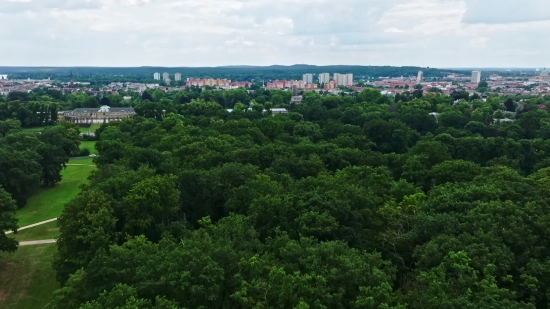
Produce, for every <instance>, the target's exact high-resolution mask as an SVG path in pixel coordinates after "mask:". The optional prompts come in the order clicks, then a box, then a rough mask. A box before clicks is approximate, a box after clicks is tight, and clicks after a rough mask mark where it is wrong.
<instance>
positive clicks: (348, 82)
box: [343, 74, 353, 87]
mask: <svg viewBox="0 0 550 309" xmlns="http://www.w3.org/2000/svg"><path fill="white" fill-rule="evenodd" d="M344 76H345V78H344V80H343V85H344V86H346V87H349V86H353V74H346V75H344Z"/></svg>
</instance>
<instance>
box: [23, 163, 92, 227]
mask: <svg viewBox="0 0 550 309" xmlns="http://www.w3.org/2000/svg"><path fill="white" fill-rule="evenodd" d="M69 164H83V165H74V166H73V165H71V166H67V168H65V169H64V170H63V171H62V172H61V175H62V177H63V178H62V180H61V182H60V183H59V184H57V185H56V186H55V187H53V188H44V189H41V190H40V191H38V192H37V193H36V194H34V195H33V196H31V198H29V200H28V202H27V205H26V206H25V207H23V208H22V209H20V210H18V211H17V213H16V215H15V216H16V217H17V219H19V222H18V226H26V225H30V224H33V223H37V222H41V221H45V220H49V219H52V218H57V217H59V215H61V212H62V211H63V208H64V207H65V204H66V203H68V202H69V201H71V200H72V199H73V198H74V197H76V195H77V194H78V193H79V192H80V186H81V185H83V184H85V183H87V182H88V176H89V175H90V173H91V172H92V171H93V170H94V169H95V166H90V165H93V162H92V159H91V158H90V159H88V158H86V159H81V160H70V161H69Z"/></svg>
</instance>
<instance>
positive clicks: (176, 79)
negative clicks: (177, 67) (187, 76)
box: [174, 73, 181, 82]
mask: <svg viewBox="0 0 550 309" xmlns="http://www.w3.org/2000/svg"><path fill="white" fill-rule="evenodd" d="M174 80H175V81H177V82H179V81H180V80H181V74H180V73H176V74H174Z"/></svg>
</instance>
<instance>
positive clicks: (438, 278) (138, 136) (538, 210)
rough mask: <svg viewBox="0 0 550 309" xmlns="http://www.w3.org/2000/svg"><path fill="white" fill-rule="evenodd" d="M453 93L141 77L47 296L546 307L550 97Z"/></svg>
mask: <svg viewBox="0 0 550 309" xmlns="http://www.w3.org/2000/svg"><path fill="white" fill-rule="evenodd" d="M234 96H237V97H238V98H235V97H234ZM457 96H460V98H454V97H446V96H442V95H439V94H429V95H426V96H424V95H422V96H419V95H414V94H413V93H405V94H404V95H400V96H399V97H398V98H397V99H394V98H389V97H386V96H382V95H381V94H380V92H379V91H377V90H375V89H366V90H363V91H362V92H360V93H358V94H354V95H328V94H316V93H305V94H304V100H303V103H302V104H300V105H292V106H291V105H289V104H288V100H287V99H289V98H287V94H285V93H284V92H279V91H265V90H261V89H257V90H254V91H251V92H247V91H244V92H243V90H239V91H235V92H232V93H231V92H228V93H222V92H216V91H208V90H207V91H199V90H197V89H189V90H188V91H184V92H180V93H171V94H165V93H160V92H157V93H155V92H152V93H149V92H147V93H146V94H144V95H143V97H142V101H141V102H140V103H138V104H137V105H136V107H135V108H136V111H137V112H138V113H139V115H140V116H139V117H137V118H135V119H132V120H130V119H129V120H124V121H119V122H111V123H109V124H104V125H103V126H102V127H101V128H100V129H98V130H97V132H96V135H97V137H98V138H99V140H98V142H97V144H96V148H97V150H98V151H99V153H100V156H99V157H97V158H96V159H95V162H96V163H97V165H98V170H97V171H96V172H94V173H93V174H92V176H91V177H90V182H89V184H88V185H86V186H85V187H84V188H83V190H82V192H81V193H80V194H79V195H78V196H77V197H76V198H75V199H74V200H72V201H71V202H70V203H69V204H68V205H67V206H66V208H65V210H64V212H63V214H62V216H61V217H60V218H59V224H60V232H61V235H60V237H59V239H58V243H57V246H58V253H57V256H56V258H55V262H54V268H55V270H56V273H57V279H58V280H59V281H60V282H61V284H62V287H61V288H60V289H59V290H58V291H56V292H55V295H54V297H53V299H52V301H51V302H50V303H49V304H48V306H47V308H50V309H62V308H67V309H68V308H71V309H73V308H82V309H91V308H113V309H114V308H189V309H191V308H379V309H382V308H384V309H389V308H393V309H404V308H411V309H416V308H418V309H420V308H423V309H424V308H487V309H488V308H518V309H519V308H521V309H546V308H548V303H549V298H550V276H549V270H550V258H549V257H550V244H549V243H548V242H549V238H548V237H547V236H548V235H549V233H550V230H549V227H550V216H549V213H550V212H549V210H550V204H549V202H550V200H549V198H550V195H549V194H547V191H548V183H549V179H550V159H548V155H547V154H548V153H549V152H550V142H549V140H548V138H549V135H548V133H549V132H550V115H549V114H548V112H547V111H545V110H543V109H540V108H539V107H538V104H540V103H541V102H542V103H545V102H547V101H545V99H544V98H524V99H522V100H523V101H521V102H519V99H515V100H512V102H508V105H510V103H511V104H512V106H508V107H507V106H506V105H505V104H504V103H505V99H506V98H499V97H490V98H489V99H488V100H487V101H486V102H484V101H482V100H478V99H477V98H475V97H474V98H472V97H470V96H469V95H468V94H467V93H466V95H465V94H457ZM261 97H263V99H261ZM222 100H223V101H222ZM262 100H264V101H262ZM251 102H252V103H253V104H252V106H250V103H251ZM274 106H284V107H287V108H288V109H289V113H288V114H286V115H272V113H271V111H270V109H271V108H272V107H274ZM227 108H232V109H233V110H232V111H231V112H229V111H227V110H226V109H227ZM509 109H514V111H509ZM516 111H517V113H516ZM510 113H515V114H510ZM504 119H511V120H514V121H502V120H504Z"/></svg>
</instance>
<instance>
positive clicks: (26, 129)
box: [23, 125, 53, 132]
mask: <svg viewBox="0 0 550 309" xmlns="http://www.w3.org/2000/svg"><path fill="white" fill-rule="evenodd" d="M49 127H53V125H52V126H40V127H32V128H23V131H29V132H42V131H44V129H45V128H49Z"/></svg>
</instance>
